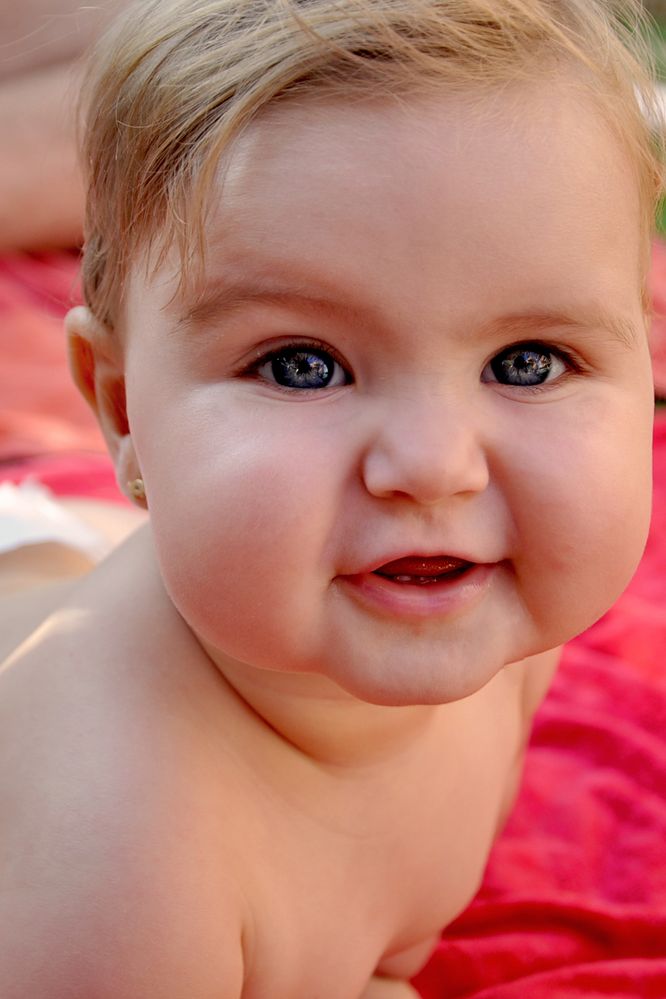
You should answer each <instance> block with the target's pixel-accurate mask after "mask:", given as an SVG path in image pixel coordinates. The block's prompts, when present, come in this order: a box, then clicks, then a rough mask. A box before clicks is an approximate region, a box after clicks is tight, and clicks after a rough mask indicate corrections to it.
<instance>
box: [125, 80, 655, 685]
mask: <svg viewBox="0 0 666 999" xmlns="http://www.w3.org/2000/svg"><path fill="white" fill-rule="evenodd" d="M547 86H548V94H546V93H545V92H544V93H542V94H533V93H530V92H529V91H526V92H525V94H521V93H520V91H519V92H518V93H517V94H516V93H514V94H506V95H504V96H503V97H502V98H501V99H498V101H497V103H496V105H495V106H494V108H493V109H492V111H490V110H489V113H488V114H487V115H485V116H483V117H481V116H480V115H478V114H477V113H476V112H474V111H472V110H471V106H470V105H468V104H466V103H465V102H464V101H462V100H461V99H459V98H456V99H451V98H442V99H441V100H436V99H434V98H433V99H431V100H429V101H426V100H416V99H415V100H412V101H407V102H405V103H403V104H401V105H398V104H397V102H396V103H392V102H389V101H386V102H383V101H376V102H374V103H370V102H363V101H359V102H357V103H354V102H349V103H345V104H341V103H340V104H337V103H329V104H322V103H319V104H315V103H308V102H307V101H306V102H302V103H300V104H299V105H298V106H295V105H294V106H289V105H288V104H286V105H284V106H282V107H281V108H275V109H272V110H271V111H270V112H269V113H267V114H264V116H263V118H262V119H261V120H260V121H258V122H257V123H256V124H254V125H253V126H252V127H251V128H250V129H249V131H248V132H247V133H246V134H245V135H244V137H243V138H242V139H241V140H240V141H239V142H238V144H237V146H236V147H235V149H234V152H233V154H232V155H231V157H230V159H229V163H228V171H227V173H226V177H225V180H224V184H223V185H222V184H221V185H220V189H219V191H220V198H219V208H218V210H217V212H216V214H215V217H214V218H213V219H212V220H211V222H210V225H209V229H208V233H209V251H208V273H207V278H206V286H205V288H204V289H203V291H202V295H201V296H200V297H199V299H197V300H192V301H184V300H183V299H182V298H177V299H176V300H173V301H172V296H173V294H174V289H175V287H176V279H175V276H174V274H173V269H172V270H171V271H169V270H168V269H164V270H163V271H162V272H161V273H159V274H157V275H156V276H154V277H153V278H152V279H150V280H147V279H144V278H142V277H141V275H140V272H139V270H138V269H137V273H136V274H135V275H134V277H133V281H132V286H131V292H130V296H129V302H128V319H127V330H126V334H127V355H126V373H127V399H128V412H129V420H130V427H131V432H132V437H133V442H134V446H135V449H136V452H137V456H138V460H139V463H140V466H141V471H142V474H143V478H144V480H145V483H146V489H147V494H148V501H149V506H150V511H151V516H152V523H153V528H154V533H155V538H156V543H157V549H158V554H159V558H160V562H161V567H162V572H163V576H164V579H165V582H166V585H167V588H168V590H169V592H170V595H171V597H172V599H173V601H174V603H175V605H176V606H177V608H178V609H179V610H180V612H181V613H182V615H183V617H184V618H185V620H186V621H187V622H188V623H189V625H190V626H191V628H192V629H193V630H194V632H195V633H196V634H197V635H198V636H199V637H200V638H201V639H202V641H203V642H204V643H205V645H206V647H207V648H208V649H209V650H210V652H211V655H212V656H213V658H214V659H215V660H216V662H218V664H219V665H220V667H221V668H222V669H223V670H224V664H225V663H228V662H229V661H230V660H234V661H235V662H236V663H237V662H241V663H245V664H247V665H248V668H250V667H261V668H269V669H277V670H285V671H287V670H288V671H299V672H314V673H319V674H323V675H324V676H327V677H329V678H331V679H333V680H334V681H336V683H337V684H339V685H340V686H341V687H343V688H344V689H346V690H347V691H350V692H352V693H354V694H355V695H357V696H359V697H360V698H362V699H365V700H368V701H371V702H375V703H396V704H398V703H409V702H414V703H434V702H443V701H448V700H453V699H456V698H460V697H464V696H466V695H468V694H470V693H472V692H473V691H475V690H477V689H479V688H480V687H481V686H482V685H483V684H485V683H486V682H487V681H488V680H489V679H490V678H491V677H492V676H493V675H494V674H495V673H496V672H497V671H498V670H499V669H500V668H501V667H502V666H503V665H505V664H506V663H509V662H512V661H516V660H518V659H521V658H523V657H524V656H526V655H528V654H531V653H535V652H537V651H540V650H544V649H546V648H551V647H554V646H556V645H558V644H560V643H561V642H563V641H564V640H566V639H568V638H569V637H571V636H573V635H574V634H576V633H577V632H579V631H581V630H582V629H584V628H585V627H586V626H588V625H589V624H591V623H592V622H593V621H594V620H595V619H596V618H597V617H599V616H600V615H601V614H602V613H603V612H604V611H605V610H606V609H607V608H608V607H609V605H610V604H611V603H612V602H613V600H614V599H615V598H616V597H617V596H618V595H619V593H620V592H621V591H622V589H623V588H624V587H625V585H626V584H627V582H628V580H629V578H630V577H631V575H632V573H633V571H634V569H635V567H636V565H637V562H638V560H639V558H640V555H641V552H642V548H643V544H644V540H645V536H646V531H647V525H648V519H649V503H650V469H651V459H650V445H651V422H652V385H651V377H650V366H649V356H648V350H647V344H646V335H645V324H644V316H643V312H642V307H641V295H640V278H639V269H640V268H639V258H640V246H639V231H638V221H637V220H638V203H637V194H636V190H635V181H634V178H633V176H632V174H631V172H630V169H629V167H628V166H627V163H626V162H625V160H624V157H623V154H622V152H621V150H620V149H619V147H618V145H617V141H616V140H615V139H614V138H613V137H612V135H611V134H610V133H609V132H608V131H607V130H606V128H605V126H604V125H603V123H602V122H601V120H600V119H599V118H598V116H597V115H596V114H595V112H594V111H593V109H592V108H591V107H588V106H587V105H586V103H585V101H584V100H582V99H581V97H580V95H578V96H576V95H571V94H570V95H569V96H561V95H558V93H557V90H556V88H555V87H554V86H553V85H552V82H551V81H549V82H548V83H547ZM399 559H405V561H400V562H396V560H399ZM392 563H393V564H392Z"/></svg>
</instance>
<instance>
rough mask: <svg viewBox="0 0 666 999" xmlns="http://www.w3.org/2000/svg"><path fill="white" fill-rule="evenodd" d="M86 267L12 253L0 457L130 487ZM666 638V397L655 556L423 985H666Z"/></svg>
mask: <svg viewBox="0 0 666 999" xmlns="http://www.w3.org/2000/svg"><path fill="white" fill-rule="evenodd" d="M75 273H76V262H75V260H74V258H73V257H71V256H68V255H59V256H51V257H29V258H15V259H6V260H4V261H2V260H0V319H1V320H2V321H1V322H0V350H1V351H2V358H3V360H2V368H1V370H0V400H2V402H1V403H0V406H1V409H0V462H3V460H4V463H3V464H0V473H2V472H3V469H4V474H5V475H6V476H9V475H11V476H12V477H13V478H16V479H18V478H21V477H23V476H24V475H25V474H26V473H27V472H28V471H30V472H31V473H33V474H34V473H37V474H38V475H39V477H40V478H41V479H42V480H43V481H45V482H46V483H47V484H49V485H50V486H51V487H52V488H53V489H54V490H55V491H56V492H59V493H69V494H77V495H88V496H95V497H97V498H103V497H105V498H108V499H114V498H115V499H119V498H120V497H119V493H118V492H117V490H116V488H115V485H114V483H113V471H112V469H111V466H110V463H109V461H108V459H107V458H106V457H104V456H103V454H102V453H101V452H102V448H103V445H102V441H101V438H100V436H99V433H98V431H97V430H96V428H95V425H94V421H93V419H92V417H91V416H90V415H89V414H88V412H87V410H86V409H85V407H84V406H83V403H81V402H80V401H79V400H78V397H77V396H76V394H75V393H74V391H73V389H72V388H71V386H70V385H69V382H68V376H67V372H66V361H65V353H64V344H63V340H62V337H61V335H60V326H61V316H62V312H63V310H64V307H65V305H66V303H68V302H69V301H70V299H71V297H72V293H73V289H74V288H75ZM653 291H654V300H655V310H656V312H657V317H656V320H655V323H654V325H653V331H652V348H653V356H654V358H655V384H656V387H657V389H658V390H659V394H661V395H663V396H666V318H663V317H662V314H663V316H664V317H666V249H664V248H663V247H661V246H657V247H656V248H655V257H654V267H653ZM36 455H40V456H41V457H37V458H36V457H35V456H36ZM26 457H27V458H28V460H20V461H19V460H17V459H25V458H26ZM0 477H2V476H1V474H0ZM662 650H666V410H662V411H660V413H659V414H658V419H657V427H656V431H655V505H654V516H653V523H652V531H651V535H650V540H649V543H648V548H647V551H646V554H645V558H644V559H643V562H642V564H641V567H640V569H639V571H638V573H637V575H636V577H635V579H634V581H633V582H632V584H631V586H630V587H629V589H628V590H627V592H626V593H625V595H624V596H623V597H622V598H621V599H620V600H619V601H618V603H617V604H616V606H615V607H614V608H613V609H612V610H611V611H610V612H609V613H608V614H607V615H606V616H605V617H604V618H603V619H602V620H601V621H600V622H598V624H596V625H595V626H594V627H593V628H591V629H590V630H589V631H588V632H586V633H585V634H584V635H582V636H581V637H580V638H578V639H577V640H575V641H574V642H571V643H570V645H569V646H568V647H567V650H566V653H565V657H564V662H563V664H562V667H561V669H560V672H559V674H558V676H557V678H556V680H555V683H554V685H553V688H552V691H551V693H550V694H549V695H548V698H547V700H546V702H545V703H544V705H543V706H542V707H541V709H540V711H539V713H538V716H537V719H536V723H535V727H534V733H533V737H532V740H531V743H530V747H529V751H528V755H527V763H526V770H525V780H524V784H523V788H522V792H521V795H520V798H519V800H518V804H517V807H516V810H515V812H514V814H513V815H512V817H511V819H510V820H509V823H508V825H507V828H506V829H505V831H504V833H503V835H502V836H501V838H500V839H499V841H498V842H497V844H496V846H495V848H494V850H493V853H492V856H491V858H490V861H489V864H488V869H487V873H486V877H485V880H484V884H483V887H482V889H481V891H480V893H479V895H478V896H477V898H476V900H475V901H474V902H473V904H472V905H471V906H470V908H469V909H468V910H467V911H466V912H465V913H464V914H463V915H462V916H461V917H460V918H459V919H458V920H457V921H456V922H455V923H454V924H453V925H452V926H450V927H449V928H448V929H447V931H446V932H445V933H444V935H443V937H442V940H441V943H440V945H439V947H438V949H437V951H436V953H435V955H434V956H433V958H432V960H431V961H430V963H429V964H428V967H427V968H426V969H425V970H424V971H423V972H422V973H421V975H419V976H418V979H417V980H416V983H415V984H416V985H417V988H418V989H419V991H420V992H421V995H422V996H423V997H424V999H454V997H462V996H466V997H474V999H577V997H588V999H589V997H595V996H616V997H627V999H646V997H647V999H666V856H665V849H666V847H665V844H666V662H663V661H662V654H663V652H662Z"/></svg>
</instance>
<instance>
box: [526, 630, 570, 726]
mask: <svg viewBox="0 0 666 999" xmlns="http://www.w3.org/2000/svg"><path fill="white" fill-rule="evenodd" d="M561 657H562V648H561V647H558V648H556V649H548V650H547V651H546V652H541V653H540V654H539V655H536V656H530V658H529V659H526V660H525V661H524V662H523V663H522V664H521V666H522V667H523V680H522V683H523V713H524V717H525V720H526V722H527V723H531V721H532V718H533V716H534V713H535V712H536V710H537V708H538V707H539V705H540V704H541V702H542V701H543V699H544V698H545V696H546V694H547V693H548V690H549V689H550V685H551V683H552V682H553V678H554V676H555V673H556V672H557V667H558V666H559V664H560V659H561Z"/></svg>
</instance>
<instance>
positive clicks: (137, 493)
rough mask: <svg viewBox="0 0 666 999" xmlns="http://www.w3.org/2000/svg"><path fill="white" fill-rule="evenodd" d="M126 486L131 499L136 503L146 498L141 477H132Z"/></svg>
mask: <svg viewBox="0 0 666 999" xmlns="http://www.w3.org/2000/svg"><path fill="white" fill-rule="evenodd" d="M127 488H128V489H129V491H130V495H131V497H132V499H134V500H136V501H137V502H138V503H144V502H145V500H146V487H145V486H144V484H143V479H141V478H137V479H132V481H131V482H128V483H127Z"/></svg>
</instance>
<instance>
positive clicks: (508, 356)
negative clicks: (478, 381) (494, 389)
mask: <svg viewBox="0 0 666 999" xmlns="http://www.w3.org/2000/svg"><path fill="white" fill-rule="evenodd" d="M566 369H567V368H566V364H565V363H564V361H563V360H562V358H561V357H560V356H559V354H558V353H556V352H555V351H554V350H551V349H550V348H549V347H547V346H545V344H540V343H520V344H516V345H515V346H513V347H507V349H506V350H503V351H502V352H501V353H500V354H497V356H496V357H494V358H493V359H492V361H491V362H490V363H489V364H488V365H486V367H485V368H484V370H483V374H482V376H481V377H482V380H483V381H496V382H499V383H500V384H501V385H512V386H517V387H527V388H532V387H534V386H537V385H543V383H544V382H546V381H553V380H554V379H555V378H558V377H559V376H560V375H562V374H563V373H564V372H565V371H566ZM489 373H491V374H492V377H488V374H489Z"/></svg>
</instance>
